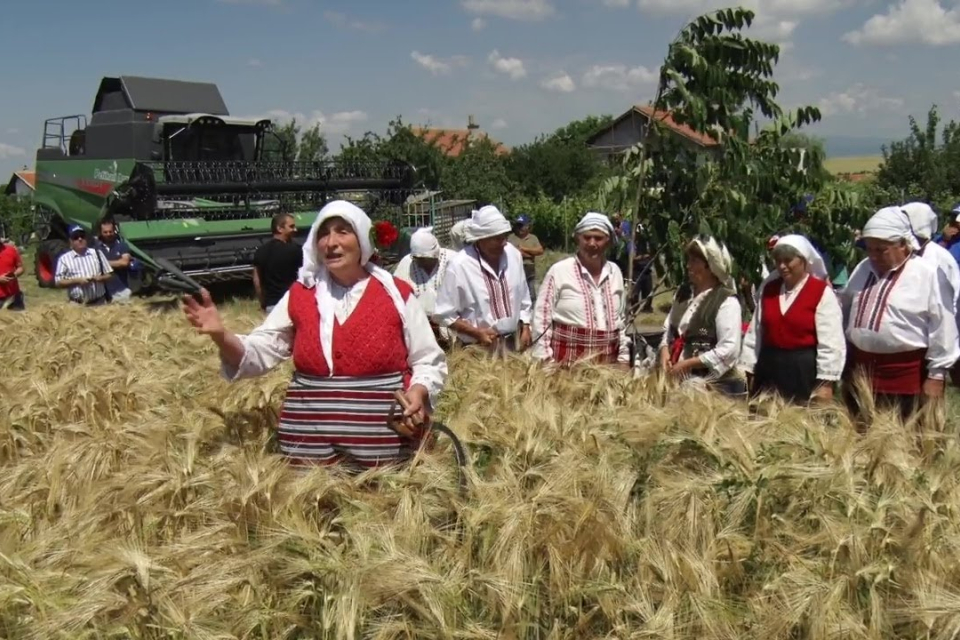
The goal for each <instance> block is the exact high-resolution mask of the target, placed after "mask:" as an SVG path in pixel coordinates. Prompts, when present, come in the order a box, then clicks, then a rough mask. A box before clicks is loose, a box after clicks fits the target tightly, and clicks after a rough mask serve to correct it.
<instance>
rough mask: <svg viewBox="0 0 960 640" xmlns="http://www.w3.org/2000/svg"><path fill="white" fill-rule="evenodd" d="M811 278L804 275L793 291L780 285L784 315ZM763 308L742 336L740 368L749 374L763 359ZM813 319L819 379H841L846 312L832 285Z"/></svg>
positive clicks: (756, 310)
mask: <svg viewBox="0 0 960 640" xmlns="http://www.w3.org/2000/svg"><path fill="white" fill-rule="evenodd" d="M809 279H810V276H809V275H806V276H804V277H803V279H802V280H801V281H800V282H798V283H797V284H796V286H794V288H793V289H792V290H790V291H787V288H786V286H785V285H784V284H783V281H781V282H780V313H781V314H786V313H787V310H788V309H789V308H790V307H791V306H793V301H794V300H796V299H797V294H799V293H800V291H801V290H802V289H803V287H804V285H805V284H807V281H808V280H809ZM768 284H769V283H768V282H764V283H763V284H762V285H761V286H760V291H761V292H762V291H763V289H764V288H765V287H766V286H767V285H768ZM762 307H763V305H762V303H758V304H757V306H756V309H755V310H754V312H753V319H752V320H751V321H750V328H748V329H747V333H746V335H745V336H744V337H743V350H742V351H741V353H740V368H741V369H742V370H743V371H746V372H747V373H753V368H754V367H755V366H756V364H757V359H758V358H759V357H760V349H762V348H763V338H762V336H759V335H758V334H759V333H760V328H761V326H762V322H763V317H762V312H761V309H762ZM814 319H815V320H814V321H815V323H816V327H817V380H826V381H834V380H839V379H840V376H841V375H843V368H844V365H845V364H846V361H847V341H846V338H845V337H844V334H843V310H842V309H841V308H840V301H839V300H838V299H837V294H836V293H835V292H834V290H833V287H832V286H830V283H829V282H828V283H827V286H826V288H825V289H824V290H823V296H822V297H821V298H820V302H819V303H818V304H817V311H816V314H815V315H814Z"/></svg>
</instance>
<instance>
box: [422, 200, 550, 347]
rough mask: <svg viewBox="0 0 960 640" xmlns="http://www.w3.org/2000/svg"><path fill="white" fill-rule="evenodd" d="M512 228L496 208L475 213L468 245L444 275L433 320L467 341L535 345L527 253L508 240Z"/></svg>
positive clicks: (515, 345) (518, 345) (469, 230)
mask: <svg viewBox="0 0 960 640" xmlns="http://www.w3.org/2000/svg"><path fill="white" fill-rule="evenodd" d="M510 231H511V229H510V223H509V222H508V221H507V219H506V218H505V217H504V216H503V214H502V213H500V210H499V209H497V208H496V207H494V206H492V205H487V206H485V207H481V208H480V209H479V210H478V211H474V212H473V217H472V218H471V220H470V224H469V225H467V228H466V233H465V240H466V243H467V244H466V246H465V247H464V248H463V249H462V250H460V251H459V252H457V253H456V254H454V255H453V256H452V258H451V260H450V264H449V266H448V267H447V271H446V273H445V274H444V276H443V282H442V283H441V285H440V289H439V292H438V294H437V304H436V307H435V308H434V314H433V319H434V321H436V322H437V324H438V325H440V326H441V327H445V328H449V329H451V330H452V331H454V332H456V335H457V339H458V340H459V341H460V342H461V343H462V344H468V345H469V344H478V345H481V346H483V347H486V348H488V349H494V350H499V349H501V348H507V349H511V350H517V351H521V350H523V349H525V348H526V347H528V346H529V345H530V312H531V306H532V305H531V302H530V290H529V288H528V287H527V282H526V275H525V273H524V270H523V255H522V254H521V253H520V251H519V250H518V249H517V248H516V247H514V246H513V245H512V244H510V243H509V242H507V237H508V236H509V235H510ZM518 334H519V341H518V340H517V335H518Z"/></svg>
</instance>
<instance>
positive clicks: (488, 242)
mask: <svg viewBox="0 0 960 640" xmlns="http://www.w3.org/2000/svg"><path fill="white" fill-rule="evenodd" d="M509 237H510V234H509V233H504V234H501V235H499V236H494V237H492V238H484V239H483V240H477V242H476V244H477V249H478V250H479V251H480V253H481V254H482V255H483V256H484V257H485V258H487V259H488V260H491V261H497V260H500V256H502V255H503V251H504V249H506V247H507V238H509Z"/></svg>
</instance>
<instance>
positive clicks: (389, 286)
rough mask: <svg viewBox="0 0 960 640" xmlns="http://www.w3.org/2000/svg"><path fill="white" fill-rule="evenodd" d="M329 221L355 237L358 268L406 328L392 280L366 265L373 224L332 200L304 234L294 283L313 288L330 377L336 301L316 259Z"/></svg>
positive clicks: (346, 204) (356, 209) (399, 296)
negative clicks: (340, 224)
mask: <svg viewBox="0 0 960 640" xmlns="http://www.w3.org/2000/svg"><path fill="white" fill-rule="evenodd" d="M330 218H343V219H344V220H346V221H347V223H349V225H350V226H351V227H353V230H354V232H355V233H356V234H357V240H359V242H360V264H361V265H362V266H363V267H364V269H366V270H367V272H368V273H369V274H370V275H371V276H372V277H374V278H376V279H377V280H378V281H380V283H381V284H382V285H383V286H384V288H385V289H386V290H387V293H388V294H390V299H391V300H393V304H394V306H395V307H396V308H397V313H399V314H400V320H401V321H402V322H403V323H404V325H406V318H405V316H404V314H405V313H406V303H404V301H403V295H402V294H401V293H400V290H399V289H398V288H397V284H396V283H395V282H394V280H393V276H392V275H390V273H389V272H388V271H386V270H384V269H381V268H380V267H378V266H376V265H375V264H373V263H371V262H370V258H371V256H373V244H372V243H371V242H370V229H371V227H372V226H373V223H372V222H371V221H370V218H369V217H368V216H367V214H366V213H364V212H363V210H362V209H361V208H360V207H358V206H356V205H355V204H352V203H350V202H347V201H345V200H334V201H333V202H331V203H329V204H327V205H326V206H325V207H324V208H323V209H320V212H319V213H318V214H317V219H316V220H314V221H313V226H311V227H310V233H309V234H307V240H306V242H305V243H304V244H303V266H301V267H300V271H299V272H298V273H297V281H298V282H300V283H301V284H302V285H303V286H305V287H307V288H308V289H309V288H313V287H316V298H317V309H318V310H319V311H320V347H321V348H322V349H323V357H324V359H325V360H326V361H327V368H328V369H329V370H330V375H331V376H332V375H334V371H333V321H334V313H335V308H336V301H335V300H334V299H333V295H331V293H330V283H329V273H328V272H327V268H326V267H325V266H324V265H323V260H321V259H320V257H319V256H318V255H317V253H318V252H317V234H318V232H319V231H318V230H319V229H320V225H322V224H323V223H324V222H325V221H326V220H329V219H330Z"/></svg>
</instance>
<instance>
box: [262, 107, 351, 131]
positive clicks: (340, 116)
mask: <svg viewBox="0 0 960 640" xmlns="http://www.w3.org/2000/svg"><path fill="white" fill-rule="evenodd" d="M266 117H268V118H270V119H271V120H273V122H274V123H275V124H283V123H285V122H289V121H290V120H291V119H294V118H295V119H296V121H297V124H299V125H300V130H301V131H303V130H306V129H311V128H313V126H314V125H320V131H321V132H322V133H328V134H342V133H347V132H349V131H351V130H353V127H354V126H355V125H357V124H360V123H361V122H366V121H367V120H368V119H369V116H368V115H367V114H366V113H365V112H363V111H357V110H355V111H337V112H335V113H331V114H330V115H327V114H325V113H323V112H322V111H319V110H314V111H311V112H310V114H309V115H307V114H305V113H302V112H299V111H297V112H290V111H285V110H284V109H273V110H272V111H269V112H267V115H266Z"/></svg>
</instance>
